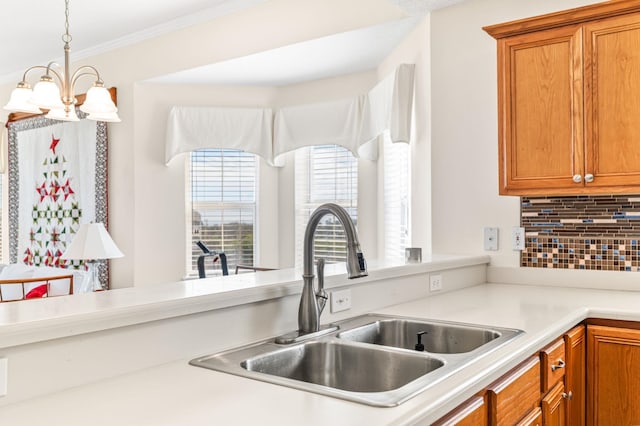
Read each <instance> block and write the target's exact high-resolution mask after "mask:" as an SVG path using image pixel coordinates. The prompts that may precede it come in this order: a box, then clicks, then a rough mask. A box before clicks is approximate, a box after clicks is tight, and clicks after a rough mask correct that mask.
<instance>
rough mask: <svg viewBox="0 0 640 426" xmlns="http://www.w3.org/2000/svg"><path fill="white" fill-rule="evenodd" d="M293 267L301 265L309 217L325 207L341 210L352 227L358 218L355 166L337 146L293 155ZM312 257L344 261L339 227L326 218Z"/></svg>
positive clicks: (351, 159) (301, 150)
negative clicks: (321, 207) (322, 206)
mask: <svg viewBox="0 0 640 426" xmlns="http://www.w3.org/2000/svg"><path fill="white" fill-rule="evenodd" d="M295 187H296V189H295V192H296V194H295V205H296V225H295V227H296V232H295V234H296V265H297V266H301V265H302V254H303V250H302V244H303V240H304V232H305V229H306V226H307V222H308V221H309V216H311V213H312V212H313V211H314V210H315V209H316V208H317V207H319V206H320V205H321V204H324V203H329V202H331V203H336V204H338V205H340V206H342V207H344V208H345V209H346V210H347V212H348V213H349V215H350V216H351V218H352V219H353V221H354V223H356V224H357V218H358V162H357V160H356V158H354V156H353V155H352V154H351V152H349V150H347V149H346V148H343V147H341V146H337V145H319V146H312V147H307V148H303V149H299V150H297V151H296V183H295ZM314 255H315V258H316V259H318V258H320V257H322V258H324V259H326V261H327V262H344V261H345V260H346V243H345V237H344V230H343V228H342V225H341V224H340V222H338V220H337V219H336V218H335V216H333V215H327V216H325V217H324V218H323V219H322V221H321V222H320V224H319V225H318V228H317V229H316V233H315V242H314Z"/></svg>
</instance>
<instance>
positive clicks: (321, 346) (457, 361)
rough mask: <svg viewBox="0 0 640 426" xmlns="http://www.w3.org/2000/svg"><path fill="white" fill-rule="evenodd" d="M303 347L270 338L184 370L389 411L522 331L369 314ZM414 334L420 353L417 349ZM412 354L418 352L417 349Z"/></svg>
mask: <svg viewBox="0 0 640 426" xmlns="http://www.w3.org/2000/svg"><path fill="white" fill-rule="evenodd" d="M333 325H336V326H338V330H337V331H334V332H332V333H330V334H326V335H323V336H322V337H316V338H312V339H310V340H308V341H305V342H302V343H295V344H291V345H278V344H275V343H274V340H273V339H269V340H265V341H262V342H258V343H255V344H251V345H247V346H244V347H241V348H237V349H232V350H229V351H225V352H221V353H217V354H214V355H209V356H205V357H201V358H196V359H194V360H192V361H190V364H191V365H195V366H198V367H204V368H208V369H211V370H216V371H221V372H225V373H230V374H235V375H238V376H242V377H247V378H251V379H255V380H261V381H265V382H269V383H274V384H278V385H282V386H287V387H291V388H295V389H300V390H305V391H309V392H315V393H319V394H322V395H328V396H332V397H336V398H342V399H346V400H349V401H354V402H359V403H363V404H368V405H373V406H378V407H392V406H396V405H398V404H401V403H402V402H404V401H406V400H407V399H409V398H411V397H413V396H415V395H416V394H418V393H420V392H422V391H424V390H426V389H428V388H430V387H432V386H434V385H436V384H437V383H439V382H441V381H442V380H445V379H446V378H447V377H450V376H451V375H452V374H454V373H455V372H456V371H459V370H460V369H461V368H463V367H465V366H468V365H469V364H471V363H473V362H475V361H476V360H478V359H479V358H481V357H483V356H486V355H487V354H489V353H491V352H492V351H494V350H496V349H497V348H498V347H500V346H502V345H504V344H505V343H507V342H508V341H510V340H512V339H514V338H515V337H517V336H518V335H519V334H521V333H523V332H522V331H521V330H515V329H507V328H498V327H485V326H480V325H474V324H462V323H454V322H444V321H435V320H421V319H414V318H404V317H397V316H393V317H392V316H385V315H376V314H369V315H363V316H359V317H355V318H352V319H348V320H344V321H340V322H337V323H335V324H333ZM418 334H420V335H421V341H422V344H423V345H424V351H419V350H416V345H417V343H418V337H417V336H418ZM418 349H421V348H420V347H419V346H418Z"/></svg>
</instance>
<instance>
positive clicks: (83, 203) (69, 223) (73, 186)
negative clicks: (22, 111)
mask: <svg viewBox="0 0 640 426" xmlns="http://www.w3.org/2000/svg"><path fill="white" fill-rule="evenodd" d="M7 127H8V129H9V138H8V151H9V155H8V160H9V161H8V162H9V167H8V171H9V188H8V195H9V202H8V210H9V214H8V217H9V259H10V262H11V263H24V264H27V265H34V266H50V267H58V268H68V269H81V270H84V269H86V266H85V264H84V261H71V260H63V259H60V256H62V254H63V253H64V251H65V249H66V247H67V245H68V244H70V243H71V241H72V239H73V236H74V234H75V233H76V231H77V229H78V228H79V226H80V224H81V223H86V222H92V221H93V222H103V223H105V224H106V223H107V128H106V123H104V122H96V121H92V120H80V121H78V122H61V121H57V120H51V119H47V118H44V117H43V116H36V117H31V118H26V119H23V120H19V121H14V122H11V123H9V124H8V126H7ZM98 274H99V277H100V283H101V284H102V285H103V288H108V270H107V263H106V262H105V261H101V262H98Z"/></svg>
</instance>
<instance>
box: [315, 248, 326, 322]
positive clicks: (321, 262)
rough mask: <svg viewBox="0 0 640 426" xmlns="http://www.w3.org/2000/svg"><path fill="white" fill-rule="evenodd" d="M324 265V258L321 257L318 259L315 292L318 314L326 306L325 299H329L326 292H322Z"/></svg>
mask: <svg viewBox="0 0 640 426" xmlns="http://www.w3.org/2000/svg"><path fill="white" fill-rule="evenodd" d="M324 264H325V260H324V258H322V257H321V258H320V259H318V265H317V271H318V291H317V292H316V300H317V301H318V308H319V310H320V312H322V310H323V309H324V306H325V305H326V304H327V299H328V298H329V296H328V295H327V292H326V291H324Z"/></svg>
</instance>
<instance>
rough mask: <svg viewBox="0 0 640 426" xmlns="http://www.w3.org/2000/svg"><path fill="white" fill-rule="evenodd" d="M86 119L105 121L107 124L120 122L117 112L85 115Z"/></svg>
mask: <svg viewBox="0 0 640 426" xmlns="http://www.w3.org/2000/svg"><path fill="white" fill-rule="evenodd" d="M87 118H88V119H89V120H95V121H105V122H108V123H119V122H120V121H121V120H120V117H118V113H117V112H105V113H103V114H101V113H97V112H94V113H91V114H89V115H87Z"/></svg>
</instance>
